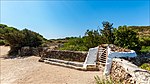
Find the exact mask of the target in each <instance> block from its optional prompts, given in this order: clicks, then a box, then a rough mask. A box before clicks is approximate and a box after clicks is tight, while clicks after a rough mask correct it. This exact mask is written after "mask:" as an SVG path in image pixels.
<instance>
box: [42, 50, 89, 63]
mask: <svg viewBox="0 0 150 84" xmlns="http://www.w3.org/2000/svg"><path fill="white" fill-rule="evenodd" d="M86 56H87V52H79V51H62V50H50V49H48V50H45V51H44V52H43V55H42V58H43V59H44V58H53V59H61V60H68V61H78V62H84V61H85V59H86Z"/></svg>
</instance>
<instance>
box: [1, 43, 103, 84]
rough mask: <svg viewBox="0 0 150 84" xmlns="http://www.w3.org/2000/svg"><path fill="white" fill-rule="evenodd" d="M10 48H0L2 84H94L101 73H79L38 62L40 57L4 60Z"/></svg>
mask: <svg viewBox="0 0 150 84" xmlns="http://www.w3.org/2000/svg"><path fill="white" fill-rule="evenodd" d="M8 50H9V47H4V46H0V63H1V64H0V78H1V79H0V83H1V84H94V83H95V79H94V76H97V75H99V76H100V75H101V74H102V73H101V72H99V71H78V70H75V69H70V68H65V67H60V66H56V65H50V64H45V63H41V62H38V60H39V57H36V56H30V57H26V58H13V59H4V58H2V57H4V56H6V54H7V52H8Z"/></svg>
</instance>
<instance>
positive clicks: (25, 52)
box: [18, 47, 40, 56]
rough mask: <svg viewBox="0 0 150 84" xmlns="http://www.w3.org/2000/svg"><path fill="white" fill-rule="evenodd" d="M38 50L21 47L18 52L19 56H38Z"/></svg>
mask: <svg viewBox="0 0 150 84" xmlns="http://www.w3.org/2000/svg"><path fill="white" fill-rule="evenodd" d="M39 53H40V51H39V48H35V47H22V48H21V50H19V51H18V54H19V56H31V55H34V56H39Z"/></svg>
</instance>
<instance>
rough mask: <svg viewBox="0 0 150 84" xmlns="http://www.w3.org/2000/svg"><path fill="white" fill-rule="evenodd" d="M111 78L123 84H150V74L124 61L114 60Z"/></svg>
mask: <svg viewBox="0 0 150 84" xmlns="http://www.w3.org/2000/svg"><path fill="white" fill-rule="evenodd" d="M110 76H111V78H112V79H113V80H115V81H120V82H122V83H123V84H150V72H149V71H147V70H143V69H140V68H138V67H137V66H136V65H134V64H132V63H131V62H129V61H126V60H124V59H119V58H115V59H113V63H112V68H111V70H110Z"/></svg>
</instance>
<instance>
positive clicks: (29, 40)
mask: <svg viewBox="0 0 150 84" xmlns="http://www.w3.org/2000/svg"><path fill="white" fill-rule="evenodd" d="M22 33H23V34H24V36H25V37H24V39H22V40H23V43H22V46H29V47H37V46H39V45H41V44H42V38H41V36H40V35H39V34H37V33H35V32H33V31H31V30H28V29H23V30H22Z"/></svg>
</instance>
